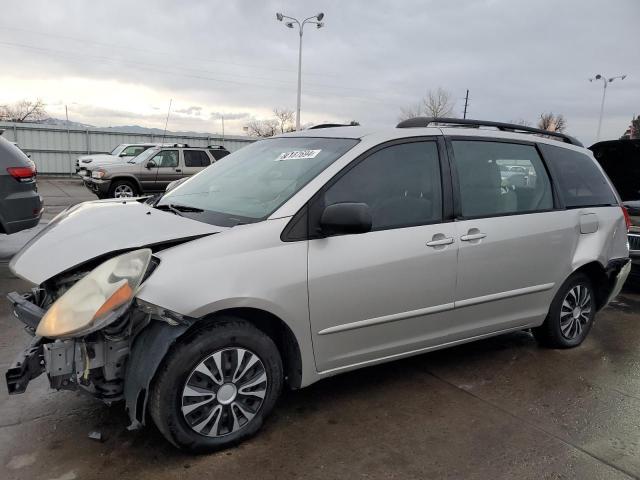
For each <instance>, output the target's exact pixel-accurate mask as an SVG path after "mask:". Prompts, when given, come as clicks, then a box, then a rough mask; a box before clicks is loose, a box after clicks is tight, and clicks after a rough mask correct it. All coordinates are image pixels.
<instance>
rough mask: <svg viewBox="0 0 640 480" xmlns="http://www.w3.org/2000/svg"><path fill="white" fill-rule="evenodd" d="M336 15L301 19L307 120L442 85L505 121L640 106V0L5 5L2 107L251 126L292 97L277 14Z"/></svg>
mask: <svg viewBox="0 0 640 480" xmlns="http://www.w3.org/2000/svg"><path fill="white" fill-rule="evenodd" d="M277 11H282V12H283V13H284V14H286V15H290V16H293V17H298V18H300V17H306V16H311V15H314V14H316V13H318V12H324V13H325V19H324V22H325V25H326V26H325V28H323V29H320V30H317V29H315V28H309V27H310V26H308V27H307V28H306V29H305V35H304V45H303V96H302V122H303V123H307V122H314V123H319V122H325V121H328V122H334V121H340V122H342V121H347V120H358V121H359V122H360V123H362V124H363V125H371V126H375V127H385V126H394V125H395V124H396V123H397V120H398V115H399V111H400V107H402V106H406V105H409V104H413V103H416V102H417V101H419V99H420V98H421V97H423V96H424V95H425V94H426V92H427V91H428V90H429V89H435V88H437V87H443V88H445V89H447V90H449V91H450V92H452V94H453V96H454V97H455V100H456V105H455V113H456V114H458V115H460V116H461V115H462V108H463V103H464V95H465V90H466V89H467V88H468V89H469V90H470V106H469V113H468V116H469V117H470V118H481V119H490V120H499V121H509V120H517V119H525V120H528V121H530V122H532V123H535V122H536V120H537V118H538V117H539V115H540V113H542V112H548V111H553V112H557V113H562V114H564V115H565V117H566V119H567V122H568V131H569V133H572V134H574V135H575V136H577V137H578V138H580V139H581V140H582V141H583V142H585V143H586V144H590V143H591V142H592V141H594V140H595V134H596V129H597V122H598V114H599V109H600V100H601V97H602V83H597V84H596V83H590V82H589V81H588V79H589V77H592V76H593V75H595V74H597V73H602V74H603V75H606V76H614V75H619V74H627V75H628V77H627V78H626V79H625V80H624V81H620V80H616V81H615V82H614V83H613V84H610V86H609V88H608V89H607V100H606V106H605V116H604V121H603V127H602V130H603V133H602V137H603V138H618V137H619V136H620V135H621V134H622V133H623V132H624V130H625V128H626V127H627V126H628V125H629V121H630V119H631V117H632V115H633V114H636V115H639V114H640V27H639V25H640V0H600V1H596V0H563V1H560V0H535V1H529V0H527V1H525V0H523V1H519V0H473V1H472V0H458V1H445V0H439V1H424V0H423V1H419V0H416V1H409V0H407V1H403V0H393V1H371V0H367V1H364V0H362V1H358V2H356V1H345V0H335V1H333V0H323V1H316V2H311V1H307V2H302V1H284V0H282V1H257V0H234V1H229V0H226V1H220V0H208V1H206V2H205V1H195V0H182V1H180V2H178V1H172V2H168V1H158V0H154V1H147V0H136V1H133V0H128V1H119V0H118V1H116V0H109V1H106V2H87V1H84V0H76V1H65V2H51V1H47V0H42V1H31V0H22V1H20V2H9V3H7V4H6V5H4V6H3V7H2V15H1V16H0V58H2V67H1V68H0V104H1V103H8V102H13V101H16V100H19V99H23V98H29V99H34V98H38V97H39V98H42V99H43V100H44V101H45V102H46V104H47V111H48V112H49V113H50V114H51V115H53V116H56V117H60V118H64V105H65V104H66V105H68V107H69V118H70V120H74V121H78V122H83V123H89V124H92V125H97V126H111V125H130V124H138V125H143V126H150V127H158V128H162V127H163V126H164V117H165V115H166V110H167V107H168V104H169V99H173V108H172V116H171V118H170V121H169V129H170V130H195V131H202V132H219V131H220V120H219V114H220V113H224V114H225V118H226V122H225V127H226V131H227V133H238V134H241V133H242V126H243V125H244V124H246V122H247V121H248V119H250V118H251V117H253V118H267V117H269V116H270V114H271V110H272V109H273V108H274V107H286V108H291V109H294V108H295V103H296V81H297V55H298V37H297V33H296V32H295V31H294V30H290V29H288V28H286V27H285V26H284V24H282V23H280V22H277V21H276V18H275V13H276V12H277Z"/></svg>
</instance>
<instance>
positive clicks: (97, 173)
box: [91, 170, 107, 179]
mask: <svg viewBox="0 0 640 480" xmlns="http://www.w3.org/2000/svg"><path fill="white" fill-rule="evenodd" d="M106 173H107V172H105V171H104V170H94V171H93V172H91V178H98V179H100V178H102V177H104V176H105V174H106Z"/></svg>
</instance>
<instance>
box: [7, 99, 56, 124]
mask: <svg viewBox="0 0 640 480" xmlns="http://www.w3.org/2000/svg"><path fill="white" fill-rule="evenodd" d="M47 117H48V115H47V112H46V111H45V109H44V102H43V101H42V100H40V99H37V100H36V101H33V102H32V101H30V100H21V101H19V102H16V103H13V104H11V105H0V120H3V121H5V122H20V123H23V122H39V121H41V120H44V119H45V118H47Z"/></svg>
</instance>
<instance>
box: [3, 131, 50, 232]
mask: <svg viewBox="0 0 640 480" xmlns="http://www.w3.org/2000/svg"><path fill="white" fill-rule="evenodd" d="M42 210H43V208H42V197H40V195H39V194H38V187H37V185H36V167H35V164H34V163H33V162H32V161H31V160H30V159H29V158H28V157H27V156H26V155H25V154H24V152H23V151H22V150H20V149H19V148H18V147H16V146H15V145H14V144H13V143H11V142H9V141H8V140H6V139H4V138H2V137H0V233H8V234H10V233H16V232H19V231H20V230H25V229H27V228H31V227H35V226H36V225H37V224H38V222H39V221H40V217H41V216H42Z"/></svg>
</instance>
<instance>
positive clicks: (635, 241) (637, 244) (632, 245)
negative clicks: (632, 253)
mask: <svg viewBox="0 0 640 480" xmlns="http://www.w3.org/2000/svg"><path fill="white" fill-rule="evenodd" d="M627 238H628V239H629V250H640V235H637V234H633V233H630V234H629V235H628V237H627Z"/></svg>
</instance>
